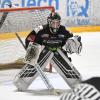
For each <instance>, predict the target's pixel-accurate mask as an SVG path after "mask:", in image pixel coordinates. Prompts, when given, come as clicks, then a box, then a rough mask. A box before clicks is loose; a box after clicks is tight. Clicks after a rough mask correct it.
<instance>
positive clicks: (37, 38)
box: [35, 31, 42, 45]
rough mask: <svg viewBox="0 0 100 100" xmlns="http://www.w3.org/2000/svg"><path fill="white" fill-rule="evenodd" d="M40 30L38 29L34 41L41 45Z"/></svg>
mask: <svg viewBox="0 0 100 100" xmlns="http://www.w3.org/2000/svg"><path fill="white" fill-rule="evenodd" d="M41 34H42V31H39V32H38V33H37V35H36V38H35V43H37V44H40V45H42V37H41Z"/></svg>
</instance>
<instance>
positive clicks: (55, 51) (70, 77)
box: [14, 13, 82, 91]
mask: <svg viewBox="0 0 100 100" xmlns="http://www.w3.org/2000/svg"><path fill="white" fill-rule="evenodd" d="M60 21H61V17H60V15H59V14H58V13H52V14H50V15H49V24H48V25H47V26H46V27H45V28H43V29H42V30H40V31H39V32H38V34H37V35H36V38H35V43H30V44H29V46H28V48H27V53H26V57H25V60H26V65H25V66H24V67H23V68H22V70H21V71H20V72H19V73H18V75H16V77H15V80H14V84H15V85H16V87H17V88H18V90H21V91H25V90H27V88H28V86H29V85H30V84H31V83H32V81H33V80H34V79H35V78H36V77H37V76H38V75H39V73H38V71H37V69H36V66H37V65H38V66H39V67H40V69H42V70H43V69H44V68H45V67H46V66H47V65H48V63H51V64H52V65H53V67H54V68H55V69H56V71H57V72H58V73H59V74H60V75H61V76H62V78H63V79H64V80H65V82H66V83H67V84H68V85H69V86H70V88H74V85H75V84H77V83H79V82H80V81H81V75H80V73H79V72H78V71H77V70H76V68H75V67H74V66H73V64H72V63H71V59H69V57H68V55H67V52H68V53H71V54H72V53H77V54H79V53H80V52H81V49H82V44H81V37H80V36H73V34H71V33H70V32H69V31H67V30H66V29H65V27H64V26H62V25H60ZM39 46H44V48H43V50H42V51H41V52H40V53H39V50H40V49H39ZM63 46H66V50H64V49H63Z"/></svg>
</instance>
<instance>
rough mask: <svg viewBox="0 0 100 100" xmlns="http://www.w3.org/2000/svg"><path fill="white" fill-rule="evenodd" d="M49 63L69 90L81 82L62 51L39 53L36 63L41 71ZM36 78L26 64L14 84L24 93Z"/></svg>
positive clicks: (31, 67)
mask: <svg viewBox="0 0 100 100" xmlns="http://www.w3.org/2000/svg"><path fill="white" fill-rule="evenodd" d="M49 62H50V63H51V64H52V65H53V67H55V69H56V70H57V72H58V73H59V74H60V75H61V76H62V78H63V79H64V80H65V82H66V83H67V84H68V85H69V86H70V87H71V88H74V85H75V84H77V83H79V82H80V81H81V75H80V73H79V72H78V71H77V70H76V68H75V67H74V66H73V65H72V63H71V62H70V61H69V59H68V58H67V57H66V55H65V54H64V53H63V51H62V50H60V49H57V51H56V52H51V51H49V50H48V49H47V48H44V49H43V50H42V52H41V53H40V56H39V59H38V61H37V63H38V64H39V66H40V67H41V69H44V68H45V67H46V66H47V65H48V63H49ZM37 76H38V73H37V71H36V69H35V67H34V66H32V65H29V64H26V65H25V66H24V67H23V69H22V70H21V71H20V72H19V73H18V75H16V77H15V80H14V84H15V85H16V87H17V88H18V90H21V91H25V90H27V88H28V86H29V85H30V84H31V83H32V81H33V80H34V79H35V78H36V77H37Z"/></svg>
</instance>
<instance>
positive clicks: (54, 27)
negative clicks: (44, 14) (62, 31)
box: [47, 13, 61, 33]
mask: <svg viewBox="0 0 100 100" xmlns="http://www.w3.org/2000/svg"><path fill="white" fill-rule="evenodd" d="M60 20H61V17H60V15H59V14H58V13H51V14H50V15H49V16H48V18H47V21H48V24H49V27H50V31H51V32H52V33H56V32H57V31H58V29H59V27H60Z"/></svg>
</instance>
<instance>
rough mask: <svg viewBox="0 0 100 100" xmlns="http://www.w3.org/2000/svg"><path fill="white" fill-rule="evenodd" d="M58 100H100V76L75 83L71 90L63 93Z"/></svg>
mask: <svg viewBox="0 0 100 100" xmlns="http://www.w3.org/2000/svg"><path fill="white" fill-rule="evenodd" d="M59 100H100V77H93V78H91V79H88V80H86V81H84V82H82V83H80V84H78V85H76V86H75V88H74V90H73V91H72V92H70V93H67V92H65V93H63V94H62V95H61V97H60V99H59Z"/></svg>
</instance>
